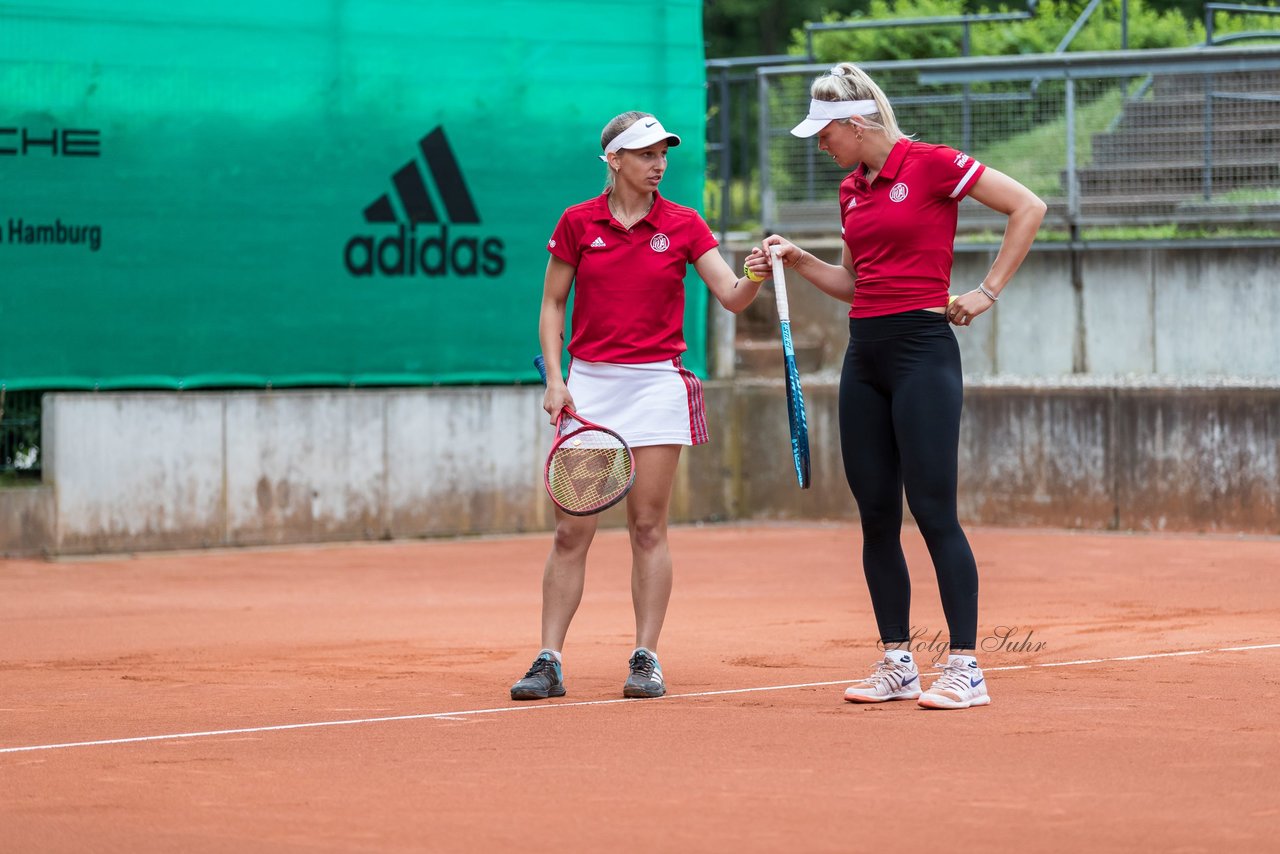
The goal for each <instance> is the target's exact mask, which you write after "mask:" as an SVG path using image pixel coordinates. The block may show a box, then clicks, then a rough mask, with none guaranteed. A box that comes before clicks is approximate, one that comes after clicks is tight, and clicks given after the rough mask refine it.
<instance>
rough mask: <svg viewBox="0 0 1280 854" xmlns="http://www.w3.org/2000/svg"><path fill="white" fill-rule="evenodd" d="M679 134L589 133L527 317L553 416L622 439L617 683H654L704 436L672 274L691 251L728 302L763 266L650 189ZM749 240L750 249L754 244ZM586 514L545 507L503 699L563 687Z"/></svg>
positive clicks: (650, 686) (616, 122) (752, 288)
mask: <svg viewBox="0 0 1280 854" xmlns="http://www.w3.org/2000/svg"><path fill="white" fill-rule="evenodd" d="M679 144H680V137H678V136H676V135H675V134H673V133H669V132H668V131H666V130H665V129H664V128H663V127H662V124H661V123H660V122H659V121H658V120H657V119H656V118H654V117H653V116H652V115H650V114H648V113H642V112H634V111H633V112H627V113H623V114H622V115H619V116H617V117H616V118H614V119H613V120H612V121H610V122H609V123H608V124H607V125H605V128H604V131H603V132H602V133H601V135H600V146H601V148H603V149H604V154H603V155H601V156H600V159H601V160H603V161H605V163H606V164H607V171H606V174H607V180H606V184H605V189H604V192H603V193H601V194H600V195H598V196H595V197H593V198H591V199H588V200H587V201H585V202H582V203H580V204H576V205H573V206H572V207H570V208H568V209H567V210H566V211H565V212H564V214H563V215H562V216H561V217H560V222H559V223H558V224H557V225H556V228H555V231H554V233H553V234H552V235H551V239H550V241H548V243H547V248H548V250H549V251H550V253H551V258H550V259H549V260H548V262H547V272H546V279H545V282H544V284H543V292H542V310H541V315H540V317H539V323H538V331H539V338H540V340H541V344H542V355H543V357H544V358H545V359H546V363H547V391H546V395H545V396H544V398H543V404H542V408H543V409H545V410H546V411H547V413H548V414H549V415H550V416H551V421H552V423H555V420H556V416H558V415H559V414H560V410H561V408H562V407H565V406H568V407H570V408H571V409H573V410H574V411H575V412H577V413H578V414H579V415H581V416H582V417H583V418H585V419H587V420H589V421H594V422H596V423H598V424H603V425H605V426H607V427H609V428H610V429H612V430H616V431H617V432H618V433H621V434H622V436H623V438H624V439H626V441H627V443H628V444H629V445H630V446H631V447H632V449H633V450H634V452H635V468H636V479H635V485H634V486H633V487H632V488H631V492H629V493H628V494H627V499H626V507H627V530H628V532H629V533H630V536H631V555H632V563H631V594H632V601H633V604H634V607H635V615H636V647H635V650H634V652H633V653H632V655H631V659H630V662H629V664H630V674H629V675H628V676H627V679H626V682H625V684H624V686H623V695H624V696H626V697H661V696H662V695H663V694H664V693H666V684H665V682H664V681H663V676H662V668H661V667H660V666H659V664H658V656H657V648H658V635H659V634H660V633H661V631H662V623H663V620H664V618H665V617H666V613H667V602H668V601H669V600H670V598H671V575H672V571H671V552H670V550H669V548H668V546H667V517H668V514H669V509H670V504H671V488H672V484H673V483H674V480H675V473H676V464H677V463H678V462H679V460H680V449H681V448H683V447H684V446H685V445H700V444H702V443H704V442H706V441H707V424H706V411H705V407H704V405H703V399H702V384H701V383H700V382H699V380H698V378H697V377H696V376H694V375H693V374H692V373H691V372H690V371H688V370H687V369H685V368H684V367H683V366H682V364H681V361H680V357H681V354H682V353H684V351H685V350H686V349H687V347H686V345H685V342H684V329H683V318H684V277H685V273H686V271H687V267H688V265H690V264H692V265H693V266H694V268H695V269H696V270H697V271H698V275H699V276H701V277H702V280H703V281H704V282H706V284H707V286H708V288H709V289H710V290H711V293H712V294H713V295H714V296H715V298H716V299H717V300H719V301H720V304H721V305H723V306H724V307H725V308H726V309H728V310H729V311H732V312H734V313H737V312H740V311H742V310H743V309H744V308H746V307H747V306H748V305H749V304H750V303H751V301H752V300H753V299H754V298H755V296H756V294H757V292H758V291H759V289H760V281H762V280H763V277H761V278H759V279H757V278H754V277H752V278H748V277H746V276H741V277H739V276H736V275H734V272H733V271H732V270H731V269H730V268H729V265H728V264H726V263H725V261H724V259H723V258H722V257H721V256H720V253H719V252H718V251H717V245H718V244H717V241H716V238H715V236H714V235H713V234H712V233H711V229H710V228H709V227H708V226H707V223H706V222H705V221H704V220H703V219H702V217H701V216H699V215H698V212H697V211H695V210H693V209H692V208H688V207H684V206H683V205H678V204H675V203H674V202H671V201H668V200H667V199H665V198H663V197H662V196H661V195H659V193H658V184H659V183H660V182H661V181H662V176H663V173H664V172H666V168H667V149H668V147H670V146H674V145H679ZM753 251H757V252H758V250H753ZM571 290H573V291H574V307H573V323H572V328H573V335H572V337H571V339H570V341H569V344H568V348H567V349H568V351H569V354H570V356H571V357H572V360H571V363H570V366H569V379H568V383H567V384H566V383H565V382H564V381H563V380H562V379H561V377H562V373H563V372H562V365H561V358H560V353H561V348H562V347H563V346H564V329H565V306H566V305H567V303H568V300H569V292H570V291H571ZM597 519H598V517H596V516H570V515H568V514H566V513H563V512H561V511H560V510H559V509H558V508H557V509H556V531H555V539H554V541H553V543H552V546H551V554H550V555H549V556H548V557H547V563H546V569H545V572H544V575H543V580H542V650H541V651H540V652H539V653H538V655H537V657H536V658H535V659H534V662H533V666H532V667H530V668H529V671H528V673H526V674H525V676H524V678H522V679H520V680H519V681H518V682H516V683H515V685H513V686H512V688H511V698H512V699H513V700H541V699H546V698H547V697H562V696H564V694H565V686H564V675H563V668H562V657H561V650H562V649H563V647H564V640H565V635H566V634H568V631H569V623H570V622H571V621H572V620H573V615H574V613H575V612H576V611H577V610H578V604H579V603H580V602H581V601H582V589H583V581H584V579H585V576H586V566H587V550H588V549H589V548H590V546H591V541H592V538H593V537H594V536H595V532H596V523H597Z"/></svg>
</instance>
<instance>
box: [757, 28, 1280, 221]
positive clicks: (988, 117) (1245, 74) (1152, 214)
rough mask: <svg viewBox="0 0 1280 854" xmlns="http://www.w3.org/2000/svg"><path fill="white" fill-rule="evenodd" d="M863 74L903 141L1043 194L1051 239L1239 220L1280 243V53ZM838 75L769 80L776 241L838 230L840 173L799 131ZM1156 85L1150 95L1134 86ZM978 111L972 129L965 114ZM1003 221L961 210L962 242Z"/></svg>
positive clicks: (815, 68)
mask: <svg viewBox="0 0 1280 854" xmlns="http://www.w3.org/2000/svg"><path fill="white" fill-rule="evenodd" d="M863 67H864V68H865V69H866V70H867V71H868V73H870V74H871V76H872V77H874V78H875V79H876V80H877V82H879V83H880V85H881V87H882V88H884V89H885V91H886V92H887V93H888V95H889V97H890V100H891V101H892V102H893V104H894V110H895V112H896V113H897V117H898V123H899V125H900V126H901V127H902V128H903V130H904V131H905V132H907V133H911V134H914V135H916V136H917V137H918V138H920V139H922V140H925V141H928V142H936V143H944V144H947V145H951V146H953V147H956V148H961V149H962V150H965V151H966V153H969V154H971V155H972V156H974V157H976V158H977V159H978V160H980V161H982V162H983V163H986V164H987V165H989V166H992V167H994V168H996V169H1000V170H1001V171H1004V172H1008V173H1009V174H1012V175H1013V176H1014V177H1016V178H1018V179H1019V180H1021V181H1022V182H1023V183H1025V184H1027V185H1028V186H1030V187H1031V188H1032V189H1033V190H1035V191H1036V192H1037V193H1039V194H1040V195H1041V196H1042V197H1043V198H1044V199H1045V200H1046V201H1047V202H1048V203H1049V205H1050V216H1049V217H1048V219H1047V220H1046V227H1047V228H1055V227H1056V228H1060V229H1064V230H1066V231H1069V232H1071V233H1072V234H1073V235H1074V233H1075V232H1076V231H1077V230H1078V229H1080V228H1082V227H1097V226H1132V225H1142V224H1146V225H1157V224H1161V225H1163V224H1168V223H1218V224H1220V223H1225V222H1235V223H1246V224H1250V223H1252V224H1256V223H1262V224H1270V227H1273V228H1276V230H1277V231H1278V232H1280V163H1278V162H1277V161H1278V160H1280V158H1277V156H1276V152H1277V151H1280V46H1253V47H1224V48H1212V49H1205V48H1185V49H1171V50H1147V51H1118V52H1097V53H1058V54H1043V55H1035V56H1004V57H968V58H954V59H939V60H919V61H910V62H892V63H867V64H865V65H864V66H863ZM825 70H826V66H825V65H796V66H786V67H771V68H762V69H760V70H759V72H758V80H759V91H758V95H759V102H760V106H759V110H760V124H759V130H758V133H759V140H760V147H759V169H760V175H761V178H760V182H761V187H762V197H763V199H764V210H763V211H762V220H763V226H764V228H765V229H766V230H779V231H786V230H792V231H794V230H802V231H803V230H818V227H819V221H820V222H821V228H822V230H825V231H827V232H831V231H833V230H834V229H835V227H836V225H835V217H836V214H835V205H836V197H837V188H838V186H839V182H840V179H841V178H842V177H843V170H841V169H840V168H839V167H837V166H836V165H835V164H834V163H832V162H831V161H830V159H829V158H825V157H823V158H818V159H815V158H813V157H812V154H813V151H814V148H815V146H814V144H813V141H812V140H798V139H795V138H793V137H791V136H790V134H789V133H788V129H789V128H790V127H791V126H792V125H793V124H794V123H795V122H796V121H797V120H798V118H799V117H801V116H803V114H804V112H805V108H806V106H807V104H808V84H809V82H810V81H811V80H812V78H813V77H814V76H815V75H816V74H820V73H822V72H823V71H825ZM1146 76H1149V77H1150V78H1151V81H1152V82H1151V83H1150V85H1147V86H1145V87H1143V86H1141V84H1140V83H1135V82H1132V81H1134V80H1135V79H1138V80H1140V79H1141V78H1144V77H1146ZM1036 80H1039V81H1040V82H1039V84H1038V85H1037V86H1036V87H1034V88H1033V89H1032V90H1031V91H1030V92H1028V82H1029V81H1036ZM1139 89H1141V91H1142V94H1141V96H1140V97H1138V98H1137V99H1136V100H1135V99H1132V98H1131V97H1130V96H1131V95H1132V94H1133V93H1136V92H1138V91H1139ZM965 100H970V101H971V103H972V118H971V124H970V125H966V123H965V122H964V121H963V119H962V111H961V110H960V109H959V105H960V104H961V103H962V102H963V101H965ZM966 139H967V140H968V142H967V143H966ZM996 219H997V218H996V217H994V216H992V215H990V214H989V213H988V212H987V211H986V209H985V208H983V207H982V206H981V205H978V204H976V203H973V202H965V203H964V204H962V206H961V230H962V231H968V232H982V231H983V230H985V229H988V228H991V227H992V226H993V224H994V223H995V221H996Z"/></svg>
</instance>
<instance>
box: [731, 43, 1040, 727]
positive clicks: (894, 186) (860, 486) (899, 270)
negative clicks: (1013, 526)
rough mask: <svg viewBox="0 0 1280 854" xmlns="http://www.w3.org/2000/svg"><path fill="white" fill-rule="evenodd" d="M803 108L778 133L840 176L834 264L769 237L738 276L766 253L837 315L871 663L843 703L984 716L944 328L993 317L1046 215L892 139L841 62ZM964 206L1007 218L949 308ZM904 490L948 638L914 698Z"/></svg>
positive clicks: (952, 344) (860, 76)
mask: <svg viewBox="0 0 1280 854" xmlns="http://www.w3.org/2000/svg"><path fill="white" fill-rule="evenodd" d="M810 95H811V97H812V99H813V100H812V101H811V102H810V107H809V115H808V117H807V118H806V119H805V120H804V121H803V122H801V123H800V124H799V125H797V126H796V128H795V129H793V130H792V133H793V134H795V135H796V136H800V137H810V136H814V135H815V134H816V135H817V137H818V148H819V149H821V150H822V151H825V152H827V153H828V154H829V155H831V157H832V158H834V159H835V161H836V163H837V164H839V165H840V166H841V167H842V168H846V169H849V168H852V169H853V171H852V172H851V173H850V174H849V175H848V176H847V177H846V178H845V179H844V180H843V181H842V182H841V184H840V217H841V232H842V234H843V236H844V249H843V255H842V258H841V263H840V264H838V265H836V264H827V263H825V262H823V261H821V260H819V259H818V258H816V257H814V256H813V255H811V254H809V253H808V252H805V251H804V250H802V249H801V248H800V247H798V246H796V245H795V244H793V243H791V242H789V241H787V240H785V239H783V238H781V237H778V236H776V235H775V236H770V237H768V238H766V239H765V240H764V248H763V249H756V250H753V251H752V253H751V254H750V256H748V259H747V270H748V275H749V277H750V278H752V279H753V280H754V279H758V278H763V277H765V276H767V275H768V274H769V268H770V260H769V257H768V256H769V254H770V253H772V254H776V255H778V256H780V257H781V259H782V262H783V264H784V265H786V266H787V267H788V268H790V269H793V270H795V271H796V272H797V273H798V274H799V275H801V276H803V277H804V278H805V279H807V280H808V281H810V282H812V283H813V284H814V285H815V286H817V287H818V288H819V289H821V290H822V291H824V292H825V293H827V294H830V295H831V296H833V297H835V298H836V299H839V300H842V301H844V302H847V303H849V304H850V312H849V349H848V352H847V353H846V355H845V361H844V369H843V372H842V373H841V376H840V450H841V453H842V455H843V457H844V468H845V476H846V477H847V478H848V480H849V487H850V489H851V490H852V491H853V497H854V499H855V500H856V501H857V504H858V513H859V516H860V517H861V522H862V540H863V542H862V565H863V570H864V572H865V573H866V577H867V588H868V590H869V591H870V593H871V603H872V607H873V608H874V610H875V615H876V622H877V624H878V626H879V630H880V642H881V644H882V645H883V647H884V649H885V654H884V658H883V659H882V660H880V661H877V662H876V664H875V667H874V670H873V671H872V673H871V674H870V675H869V676H868V677H867V678H866V679H865V680H862V681H860V682H857V683H855V684H854V685H852V686H851V687H850V688H849V689H848V690H847V691H845V699H846V700H849V701H851V702H857V703H879V702H884V701H886V700H915V699H917V698H918V702H919V704H920V705H921V706H924V707H925V708H932V709H967V708H969V707H971V706H984V705H986V704H988V703H990V702H991V697H990V695H989V694H988V693H987V683H986V678H985V677H984V676H983V673H982V670H981V669H980V668H979V667H978V662H977V659H976V658H975V657H974V655H973V653H974V649H975V643H976V640H977V627H978V569H977V565H976V563H975V562H974V558H973V552H972V550H971V549H970V548H969V542H968V540H967V539H966V538H965V535H964V531H963V530H962V529H961V528H960V522H959V519H958V518H957V513H956V468H957V464H956V455H957V449H958V446H959V441H960V407H961V401H962V397H963V387H962V378H961V370H960V351H959V348H958V347H957V345H956V339H955V335H954V333H953V332H952V330H951V324H955V325H957V326H968V325H969V324H970V323H972V322H973V319H974V318H975V317H977V316H978V315H980V314H982V313H983V312H985V311H987V310H988V309H989V308H991V307H992V306H993V305H995V302H996V300H997V298H998V297H999V295H1000V292H1001V291H1002V290H1003V289H1004V286H1005V285H1006V284H1008V282H1009V280H1010V278H1012V277H1013V274H1014V272H1015V271H1016V270H1017V269H1018V267H1019V266H1020V265H1021V263H1022V260H1023V259H1024V258H1025V257H1026V254H1027V251H1028V250H1029V249H1030V247H1031V242H1032V241H1033V240H1034V239H1035V234H1036V230H1037V229H1038V228H1039V227H1040V221H1041V220H1042V219H1043V218H1044V211H1045V205H1044V202H1042V201H1041V200H1040V199H1039V198H1037V197H1036V195H1035V194H1034V193H1032V192H1031V191H1030V190H1028V189H1027V188H1026V187H1024V186H1023V185H1022V184H1020V183H1018V182H1017V181H1015V180H1014V179H1012V178H1010V177H1008V176H1007V175H1003V174H1001V173H1000V172H997V171H996V170H995V169H991V168H988V167H986V166H984V165H983V164H981V163H979V162H977V161H976V160H974V159H973V158H972V157H970V156H969V155H967V154H965V153H963V152H960V151H957V150H955V149H953V148H948V147H946V146H942V145H930V144H928V143H923V142H916V141H914V140H911V139H910V138H908V137H906V136H904V135H903V134H902V132H901V131H900V130H899V129H898V125H897V121H896V120H895V118H894V115H893V108H892V107H891V106H890V104H889V101H888V99H887V98H885V95H884V93H883V92H882V91H881V90H880V87H879V86H877V85H876V84H875V82H874V81H872V80H871V78H870V77H868V76H867V75H866V73H865V72H863V71H862V70H861V69H859V68H857V67H856V66H854V65H852V64H850V63H841V64H840V65H837V66H836V67H835V68H833V69H831V71H830V72H829V73H828V74H825V75H823V76H821V77H819V78H818V79H817V80H815V81H814V83H813V86H812V87H811V90H810ZM855 167H856V168H855ZM965 196H970V197H972V198H973V199H975V200H976V201H978V202H981V203H982V204H984V205H986V206H987V207H989V208H992V209H993V210H996V211H999V212H1000V213H1003V214H1005V215H1006V216H1008V218H1009V219H1008V223H1007V225H1006V228H1005V235H1004V240H1003V242H1002V243H1001V246H1000V251H999V253H998V254H997V255H996V259H995V262H994V263H993V264H992V265H991V270H990V272H988V273H987V276H986V278H985V279H984V280H983V281H982V282H981V283H979V284H978V286H977V287H976V288H974V289H973V290H971V291H969V292H967V293H963V294H960V295H958V296H955V297H950V298H949V297H948V291H949V289H950V284H951V264H952V245H953V243H954V241H955V232H956V207H957V206H958V205H959V203H960V200H961V199H962V198H964V197H965ZM904 491H905V492H906V496H907V503H908V505H909V506H910V508H911V515H912V516H913V517H914V518H915V520H916V524H917V525H918V526H919V528H920V533H921V535H922V536H923V537H924V540H925V543H926V545H927V546H928V548H929V555H930V557H931V558H932V559H933V566H934V570H935V572H936V574H937V577H938V588H939V591H940V593H941V595H942V607H943V611H944V613H945V614H946V618H947V629H948V631H949V632H950V656H949V657H948V660H947V663H946V664H945V665H944V666H943V668H942V675H941V676H940V677H939V678H938V679H937V681H935V682H934V683H933V685H931V686H930V687H929V689H928V690H926V691H923V692H922V691H921V688H920V671H919V670H918V669H917V667H916V662H915V656H914V655H913V654H912V652H911V649H910V640H911V637H910V636H911V620H910V605H911V581H910V577H909V576H908V574H907V564H906V560H905V558H904V557H903V553H902V542H901V530H902V494H903V492H904Z"/></svg>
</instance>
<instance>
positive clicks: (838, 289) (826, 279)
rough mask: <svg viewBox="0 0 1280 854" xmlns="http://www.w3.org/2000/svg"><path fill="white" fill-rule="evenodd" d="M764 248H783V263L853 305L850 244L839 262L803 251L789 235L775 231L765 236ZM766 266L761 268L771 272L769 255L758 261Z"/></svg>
mask: <svg viewBox="0 0 1280 854" xmlns="http://www.w3.org/2000/svg"><path fill="white" fill-rule="evenodd" d="M764 245H765V251H767V252H775V251H776V252H780V253H781V258H782V263H783V265H784V266H786V267H787V268H789V269H792V270H795V271H796V272H797V273H799V274H800V275H801V276H802V277H803V278H804V279H806V280H807V281H809V282H810V283H811V284H813V286H814V287H816V288H817V289H818V290H820V291H822V292H823V293H824V294H827V295H828V296H832V297H835V298H836V299H838V300H840V301H841V302H843V303H847V304H849V305H853V288H854V281H855V277H854V275H853V259H852V258H851V257H850V255H849V247H848V246H845V247H844V248H843V250H842V251H841V253H840V263H839V264H828V263H827V262H826V261H823V260H822V259H821V258H818V257H817V256H816V255H813V254H811V253H809V252H806V251H804V250H803V249H801V248H800V247H799V246H797V245H795V244H794V243H792V242H791V241H789V240H787V239H786V238H783V237H779V236H778V235H776V234H773V235H770V236H769V237H766V238H765V239H764ZM758 263H759V264H761V265H763V267H764V268H765V269H762V270H761V272H762V273H764V274H765V275H770V273H769V272H767V269H768V268H769V267H770V266H771V265H770V264H769V262H768V259H767V258H763V257H762V258H761V259H760V260H759V262H758Z"/></svg>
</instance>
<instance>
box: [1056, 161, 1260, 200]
mask: <svg viewBox="0 0 1280 854" xmlns="http://www.w3.org/2000/svg"><path fill="white" fill-rule="evenodd" d="M1077 177H1078V179H1079V182H1080V192H1081V193H1083V194H1085V195H1108V194H1121V193H1133V192H1135V191H1140V192H1142V193H1146V194H1151V195H1175V194H1180V193H1185V194H1195V193H1196V192H1198V191H1199V190H1200V189H1201V188H1202V187H1203V186H1204V164H1203V163H1194V162H1192V163H1188V162H1178V163H1158V164H1154V165H1152V164H1113V165H1108V166H1090V167H1088V168H1085V169H1081V170H1079V171H1078V173H1077ZM1064 178H1065V175H1064ZM1212 179H1213V180H1212V185H1213V187H1214V188H1215V190H1217V191H1219V192H1225V191H1226V190H1233V189H1242V188H1246V187H1258V188H1274V187H1275V186H1276V185H1277V184H1278V183H1280V163H1277V162H1276V161H1275V160H1272V161H1270V162H1257V161H1254V162H1245V163H1233V162H1222V161H1221V160H1218V159H1217V158H1215V162H1214V164H1213V170H1212Z"/></svg>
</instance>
